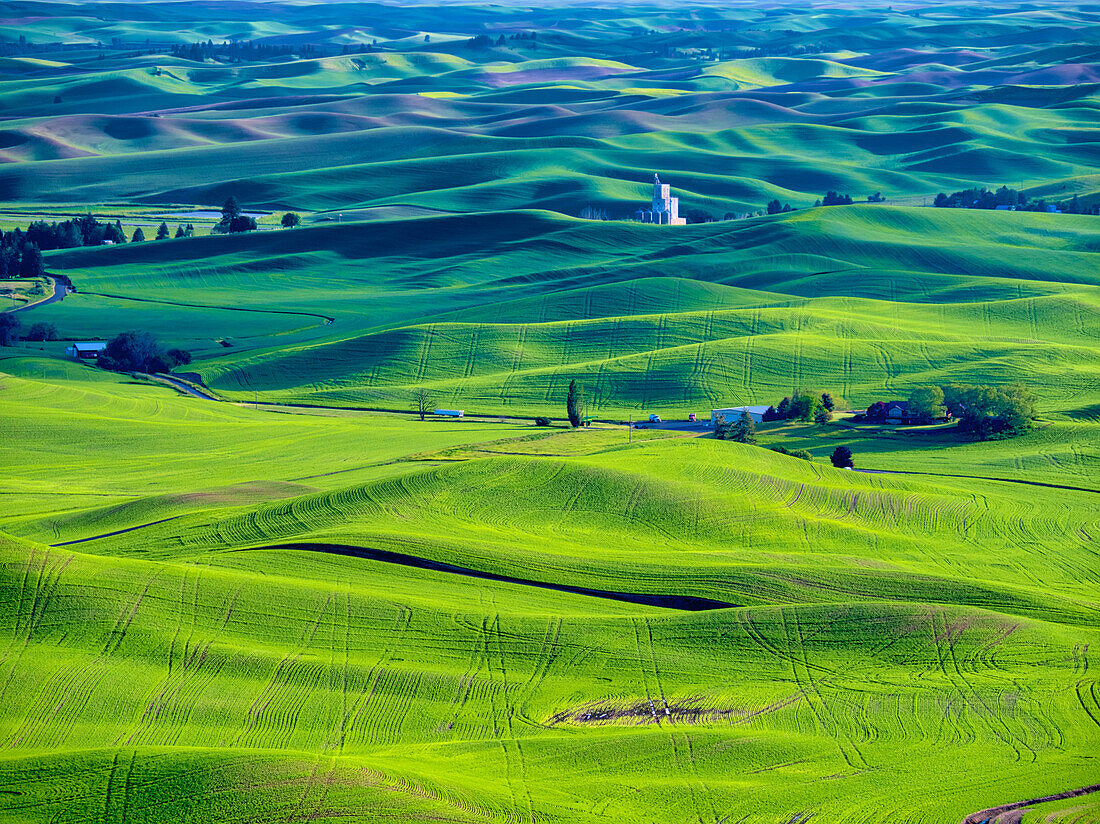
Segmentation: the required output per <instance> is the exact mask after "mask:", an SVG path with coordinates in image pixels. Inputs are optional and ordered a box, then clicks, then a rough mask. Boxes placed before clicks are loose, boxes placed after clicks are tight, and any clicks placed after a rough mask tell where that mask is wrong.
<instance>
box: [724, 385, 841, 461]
mask: <svg viewBox="0 0 1100 824" xmlns="http://www.w3.org/2000/svg"><path fill="white" fill-rule="evenodd" d="M822 398H829V394H828V393H827V392H826V393H825V394H823V395H822ZM784 401H787V403H788V410H789V409H790V407H791V406H792V405H793V406H795V407H796V408H797V409H798V410H800V411H799V414H804V413H805V410H813V409H814V406H815V404H816V403H817V401H816V399H815V398H814V396H813V395H810V394H809V393H799V392H796V393H795V394H794V396H792V397H791V398H784ZM829 403H830V406H829V409H830V410H831V409H832V406H831V403H832V399H831V398H829ZM780 405H781V406H782V404H780ZM769 411H770V412H772V413H773V417H772V420H779V419H780V418H778V416H777V414H778V413H777V410H776V408H775V407H770V408H769ZM822 412H824V414H825V416H826V417H825V418H824V419H825V420H828V417H827V415H828V414H830V413H829V412H826V411H825V410H824V407H823V406H822V407H820V408H819V410H818V412H817V414H818V415H821V413H822ZM764 420H768V417H767V416H765V418H764ZM806 420H809V418H807V419H806ZM714 436H715V437H716V438H718V439H719V440H723V441H736V442H737V443H744V444H749V445H750V446H755V445H756V424H755V423H754V422H753V419H752V415H750V414H749V413H748V411H747V410H746V411H744V412H742V413H741V417H740V418H738V419H737V420H736V421H734V422H732V423H730V422H728V421H727V420H726V419H725V417H724V416H719V417H718V420H717V421H715V426H714ZM768 448H769V449H771V450H772V451H773V452H778V453H779V454H781V455H790V456H791V457H792V458H801V459H802V460H804V461H810V460H813V455H811V454H810V453H809V452H808V451H807V450H805V449H787V448H786V447H784V446H778V445H777V446H770V447H768ZM830 460H831V461H832V462H833V466H835V467H838V468H840V469H844V468H845V467H851V466H852V465H853V463H852V450H851V449H849V448H848V447H846V446H838V447H837V448H836V449H834V450H833V454H832V455H831V456H830Z"/></svg>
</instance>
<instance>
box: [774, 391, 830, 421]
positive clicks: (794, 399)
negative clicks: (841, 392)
mask: <svg viewBox="0 0 1100 824" xmlns="http://www.w3.org/2000/svg"><path fill="white" fill-rule="evenodd" d="M835 408H836V402H835V401H834V400H833V396H832V395H830V394H829V393H828V392H822V393H821V395H815V394H814V393H812V392H807V391H805V390H802V389H800V390H798V391H797V392H795V393H794V394H793V395H791V396H789V397H786V398H783V400H781V401H780V402H779V404H778V405H777V406H769V407H768V408H767V411H765V412H764V420H765V421H769V422H770V421H814V422H815V423H828V422H829V421H831V420H832V419H833V410H834V409H835Z"/></svg>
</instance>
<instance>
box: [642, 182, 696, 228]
mask: <svg viewBox="0 0 1100 824" xmlns="http://www.w3.org/2000/svg"><path fill="white" fill-rule="evenodd" d="M634 218H635V220H640V221H641V222H642V223H660V224H662V225H664V226H683V225H684V224H686V223H687V218H683V217H680V198H678V197H673V196H672V188H671V187H670V186H669V185H668V184H667V183H662V182H661V178H660V177H659V176H658V175H656V174H654V175H653V200H652V201H651V202H650V206H649V208H648V209H644V208H643V209H639V210H638V211H637V212H635V213H634Z"/></svg>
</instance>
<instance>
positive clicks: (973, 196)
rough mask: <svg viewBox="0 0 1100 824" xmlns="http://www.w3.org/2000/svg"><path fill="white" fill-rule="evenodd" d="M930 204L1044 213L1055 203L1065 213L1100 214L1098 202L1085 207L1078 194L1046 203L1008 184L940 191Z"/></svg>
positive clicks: (942, 206)
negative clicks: (990, 187)
mask: <svg viewBox="0 0 1100 824" xmlns="http://www.w3.org/2000/svg"><path fill="white" fill-rule="evenodd" d="M932 205H933V206H937V207H939V208H941V209H997V208H1000V207H1003V208H1006V209H1013V210H1015V211H1017V212H1047V211H1050V207H1051V206H1054V207H1055V208H1057V209H1058V210H1060V211H1061V212H1062V213H1063V214H1067V215H1100V203H1095V204H1093V205H1092V206H1085V205H1083V204H1082V203H1081V202H1080V200H1079V199H1078V198H1077V195H1074V196H1073V197H1071V198H1070V199H1069V200H1063V201H1061V202H1060V203H1057V204H1054V203H1049V204H1048V203H1047V201H1046V199H1045V198H1039V199H1038V200H1031V199H1030V198H1028V196H1027V195H1026V194H1024V193H1023V192H1021V191H1019V190H1017V189H1010V188H1008V187H1007V186H1002V187H1001V188H1000V189H997V190H996V191H990V190H989V189H986V188H985V187H984V186H983V187H975V188H972V189H961V190H960V191H957V192H952V193H951V194H946V193H945V192H940V193H939V194H938V195H936V199H935V200H934V201H933V202H932Z"/></svg>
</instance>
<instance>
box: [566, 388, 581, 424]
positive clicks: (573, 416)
mask: <svg viewBox="0 0 1100 824" xmlns="http://www.w3.org/2000/svg"><path fill="white" fill-rule="evenodd" d="M583 403H584V393H583V392H582V390H581V388H580V386H578V385H577V382H576V381H569V392H568V393H567V394H566V396H565V413H566V414H567V415H568V416H569V425H570V426H573V427H577V426H580V425H581V406H582V405H583Z"/></svg>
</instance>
